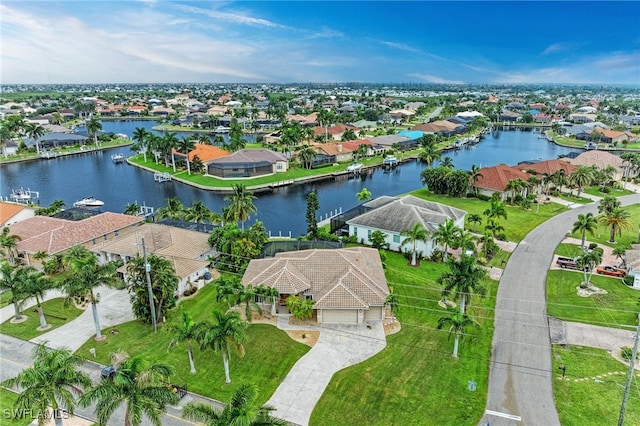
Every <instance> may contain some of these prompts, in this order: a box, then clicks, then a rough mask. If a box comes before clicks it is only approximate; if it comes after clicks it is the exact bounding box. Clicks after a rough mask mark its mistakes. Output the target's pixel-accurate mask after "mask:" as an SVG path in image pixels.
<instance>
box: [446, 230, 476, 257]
mask: <svg viewBox="0 0 640 426" xmlns="http://www.w3.org/2000/svg"><path fill="white" fill-rule="evenodd" d="M451 247H452V248H454V249H458V248H459V249H462V252H463V253H465V252H467V251H471V252H473V253H474V254H475V253H476V238H475V237H474V236H473V234H471V232H469V231H465V230H464V229H459V228H458V232H456V236H455V238H454V240H453V245H452V246H451Z"/></svg>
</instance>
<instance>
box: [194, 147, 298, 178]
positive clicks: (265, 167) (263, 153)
mask: <svg viewBox="0 0 640 426" xmlns="http://www.w3.org/2000/svg"><path fill="white" fill-rule="evenodd" d="M206 166H207V174H209V175H211V176H215V177H218V178H221V179H237V178H252V177H256V176H267V175H271V174H275V173H282V172H286V171H287V169H288V168H289V159H288V158H287V157H285V156H284V155H282V154H280V153H278V152H275V151H271V150H269V149H241V150H240V151H236V152H234V153H233V154H231V155H227V156H224V157H220V158H217V159H215V160H212V161H209V162H207V163H206Z"/></svg>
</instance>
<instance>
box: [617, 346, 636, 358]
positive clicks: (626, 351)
mask: <svg viewBox="0 0 640 426" xmlns="http://www.w3.org/2000/svg"><path fill="white" fill-rule="evenodd" d="M631 355H633V349H631V348H630V347H629V346H623V347H622V349H620V356H621V357H622V359H624V360H627V361H631ZM636 359H638V354H637V353H636Z"/></svg>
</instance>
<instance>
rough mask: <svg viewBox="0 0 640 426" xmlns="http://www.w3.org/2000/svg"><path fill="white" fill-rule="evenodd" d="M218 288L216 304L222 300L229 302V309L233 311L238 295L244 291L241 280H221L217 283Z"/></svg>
mask: <svg viewBox="0 0 640 426" xmlns="http://www.w3.org/2000/svg"><path fill="white" fill-rule="evenodd" d="M215 286H216V302H220V301H222V300H226V301H227V307H228V308H229V309H231V306H232V305H234V306H235V305H236V299H237V297H238V294H240V292H241V291H242V288H243V286H242V284H241V283H240V280H238V279H235V278H229V279H225V278H219V279H218V280H216V281H215Z"/></svg>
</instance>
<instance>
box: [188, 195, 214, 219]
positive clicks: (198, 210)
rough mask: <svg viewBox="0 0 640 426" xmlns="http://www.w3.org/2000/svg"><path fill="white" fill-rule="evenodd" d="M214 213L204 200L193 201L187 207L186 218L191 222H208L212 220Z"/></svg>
mask: <svg viewBox="0 0 640 426" xmlns="http://www.w3.org/2000/svg"><path fill="white" fill-rule="evenodd" d="M213 217H214V215H213V212H212V211H211V210H209V209H208V208H207V206H205V205H204V203H203V202H202V201H199V200H198V201H193V202H192V203H191V206H190V207H189V208H188V209H186V212H185V215H184V219H185V220H187V221H189V222H195V223H207V222H211V221H212V219H213Z"/></svg>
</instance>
